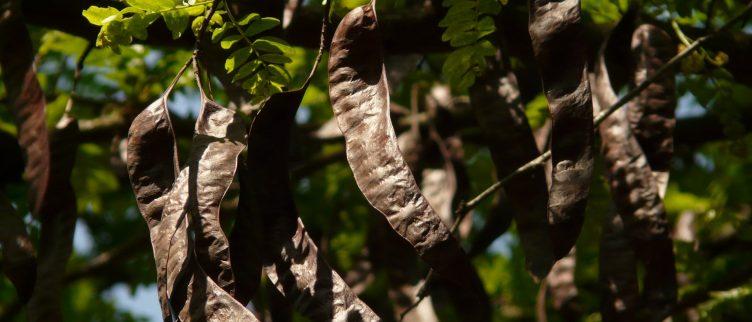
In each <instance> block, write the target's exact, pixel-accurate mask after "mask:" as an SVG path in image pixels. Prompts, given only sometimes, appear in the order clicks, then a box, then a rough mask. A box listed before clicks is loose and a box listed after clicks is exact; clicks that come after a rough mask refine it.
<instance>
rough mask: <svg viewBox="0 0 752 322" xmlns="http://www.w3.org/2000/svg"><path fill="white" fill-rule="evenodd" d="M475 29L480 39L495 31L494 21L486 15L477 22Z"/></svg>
mask: <svg viewBox="0 0 752 322" xmlns="http://www.w3.org/2000/svg"><path fill="white" fill-rule="evenodd" d="M477 29H478V35H477V37H478V39H480V38H483V37H485V36H487V35H490V34H492V33H493V32H494V31H496V25H494V21H493V19H492V18H491V17H488V16H486V17H483V18H482V19H481V20H480V21H479V22H478V26H477Z"/></svg>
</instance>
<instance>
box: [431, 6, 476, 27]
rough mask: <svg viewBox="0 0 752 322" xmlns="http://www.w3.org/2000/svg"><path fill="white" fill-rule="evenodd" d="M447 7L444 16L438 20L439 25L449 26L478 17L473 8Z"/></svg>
mask: <svg viewBox="0 0 752 322" xmlns="http://www.w3.org/2000/svg"><path fill="white" fill-rule="evenodd" d="M453 9H454V8H452V9H449V12H447V14H446V16H444V18H443V19H441V21H439V27H444V28H446V27H449V26H451V25H456V24H461V23H468V22H471V21H475V19H477V18H478V14H477V13H476V12H475V10H473V9H464V10H453Z"/></svg>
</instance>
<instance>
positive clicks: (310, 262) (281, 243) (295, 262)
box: [235, 21, 381, 321]
mask: <svg viewBox="0 0 752 322" xmlns="http://www.w3.org/2000/svg"><path fill="white" fill-rule="evenodd" d="M326 27H327V22H326V21H325V22H324V24H323V27H322V28H323V29H324V30H326ZM323 34H324V32H322V35H323ZM322 44H323V41H322ZM322 52H323V45H322V47H321V48H320V49H319V54H318V56H317V58H316V60H315V63H314V66H313V68H312V71H311V73H310V74H309V76H308V78H307V79H306V81H305V83H304V84H303V86H302V87H301V88H299V89H297V90H292V91H288V92H283V93H279V94H275V95H272V96H271V97H270V98H269V100H268V101H267V102H266V103H265V104H264V106H263V107H262V108H261V110H260V111H259V113H258V114H257V115H256V117H255V118H254V120H253V123H252V124H251V129H250V132H249V133H248V160H247V169H246V170H247V171H248V175H249V177H250V178H251V179H252V180H251V181H250V182H249V185H248V188H250V195H248V196H250V198H251V202H250V205H251V206H252V209H251V210H252V211H251V213H250V214H248V213H240V214H239V216H249V215H258V216H261V217H262V219H261V221H262V222H263V225H264V229H263V233H264V238H263V241H264V242H263V244H262V245H258V246H256V247H261V248H262V260H263V266H264V272H265V273H266V275H267V277H268V278H269V280H270V281H271V282H272V284H273V285H274V286H275V287H276V288H277V290H278V291H279V292H280V293H281V294H282V295H283V296H284V298H285V299H286V300H287V301H288V303H291V304H292V305H293V306H294V307H295V309H296V310H298V311H299V312H301V314H303V315H304V316H306V317H308V318H310V319H312V320H314V321H345V320H347V321H350V320H353V321H380V320H381V319H380V318H379V317H378V316H377V315H376V313H374V312H373V310H371V308H369V307H368V306H367V305H366V304H365V303H363V301H361V300H360V299H358V297H357V296H356V295H355V293H353V291H352V290H351V289H350V287H349V286H347V284H345V281H344V280H343V279H342V278H341V277H340V276H339V274H337V272H335V271H334V270H333V269H332V268H331V267H330V266H329V264H327V263H326V261H325V260H324V258H323V256H322V255H321V254H320V253H319V251H318V249H317V247H316V245H315V244H314V242H313V240H312V239H311V237H310V236H309V235H308V233H307V232H306V230H305V226H304V225H303V222H302V221H300V218H299V217H298V210H297V208H296V207H295V201H294V199H293V195H292V191H291V189H290V181H289V169H288V164H287V162H286V160H287V153H288V151H289V146H290V139H291V138H290V137H291V133H290V131H291V128H292V126H293V124H294V122H295V113H296V112H297V110H298V107H299V106H300V103H301V102H302V100H303V95H304V94H305V91H306V89H307V87H308V84H309V82H310V78H311V76H312V75H313V73H314V72H315V70H316V67H317V66H318V62H319V60H320V59H321V54H322ZM242 188H245V187H242ZM241 196H246V194H244V193H243V192H241ZM235 233H239V232H237V231H236V232H235ZM248 242H249V241H248Z"/></svg>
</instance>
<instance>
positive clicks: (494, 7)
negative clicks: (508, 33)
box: [478, 0, 501, 15]
mask: <svg viewBox="0 0 752 322" xmlns="http://www.w3.org/2000/svg"><path fill="white" fill-rule="evenodd" d="M500 11H501V5H500V4H499V0H479V4H478V12H480V13H481V14H488V15H497V14H499V12H500Z"/></svg>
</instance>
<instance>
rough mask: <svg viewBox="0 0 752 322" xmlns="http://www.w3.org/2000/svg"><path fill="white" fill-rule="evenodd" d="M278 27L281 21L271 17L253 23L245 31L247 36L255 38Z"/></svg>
mask: <svg viewBox="0 0 752 322" xmlns="http://www.w3.org/2000/svg"><path fill="white" fill-rule="evenodd" d="M278 25H279V19H277V18H271V17H264V18H261V19H258V20H256V21H254V22H252V23H251V25H250V26H248V29H246V30H245V35H246V36H247V37H253V36H255V35H257V34H259V33H262V32H264V31H267V30H269V29H272V28H274V27H276V26H278Z"/></svg>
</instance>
